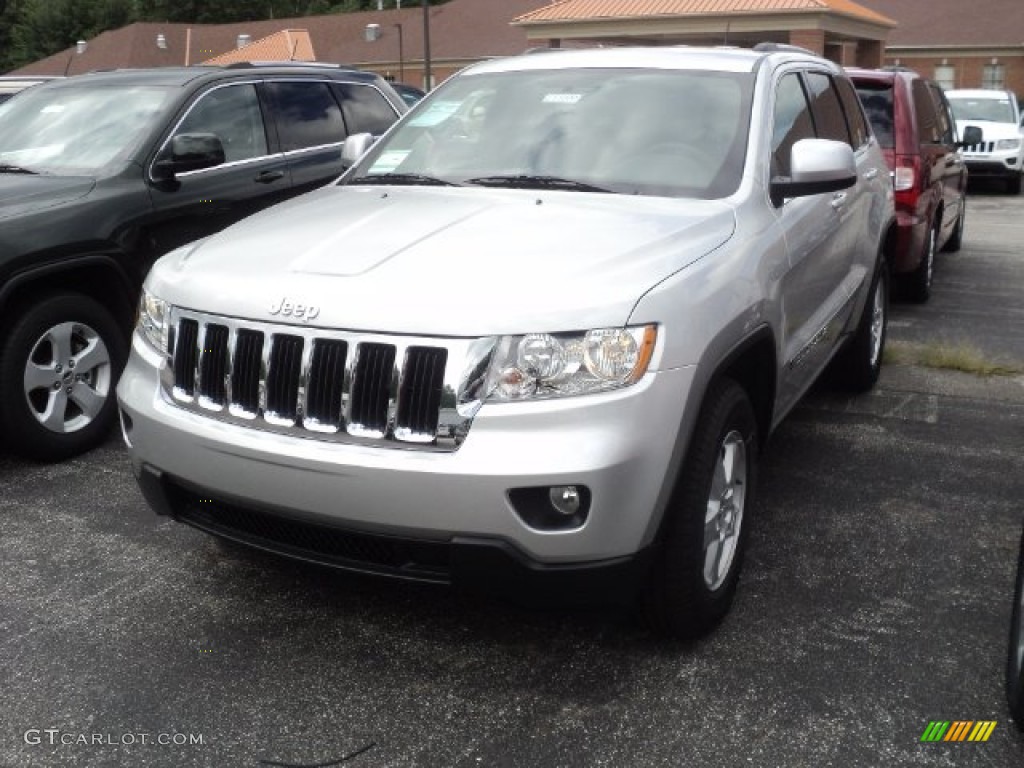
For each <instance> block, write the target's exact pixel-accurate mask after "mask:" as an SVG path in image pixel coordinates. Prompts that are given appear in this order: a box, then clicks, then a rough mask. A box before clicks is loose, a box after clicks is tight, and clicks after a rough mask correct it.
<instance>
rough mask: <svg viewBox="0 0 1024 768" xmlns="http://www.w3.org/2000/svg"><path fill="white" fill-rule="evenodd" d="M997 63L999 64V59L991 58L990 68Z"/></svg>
mask: <svg viewBox="0 0 1024 768" xmlns="http://www.w3.org/2000/svg"><path fill="white" fill-rule="evenodd" d="M998 63H999V59H997V58H996V57H995V56H993V57H992V66H993V67H994V66H995V65H996V64H998Z"/></svg>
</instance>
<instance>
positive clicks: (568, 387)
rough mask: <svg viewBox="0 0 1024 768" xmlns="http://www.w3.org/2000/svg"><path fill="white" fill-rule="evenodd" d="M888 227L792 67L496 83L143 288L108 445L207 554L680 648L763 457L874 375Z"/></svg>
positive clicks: (653, 55) (550, 76)
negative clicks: (509, 609) (519, 600)
mask: <svg viewBox="0 0 1024 768" xmlns="http://www.w3.org/2000/svg"><path fill="white" fill-rule="evenodd" d="M366 138H367V137H362V139H363V140H362V141H361V139H360V137H351V138H350V140H349V142H350V143H349V146H348V147H346V150H347V151H348V153H349V154H350V156H354V155H356V154H357V151H358V146H359V145H360V144H366V143H368V141H367V140H366ZM892 219H893V203H892V193H891V191H890V187H889V176H888V171H887V170H886V166H885V162H884V160H883V158H882V156H881V154H880V152H879V149H878V147H877V144H876V142H875V140H874V139H873V137H872V135H871V133H870V129H869V128H868V126H867V123H866V121H865V118H864V115H863V113H862V111H861V108H860V106H859V103H858V101H857V97H856V94H855V92H854V90H853V88H852V87H851V85H850V83H849V82H848V81H847V79H846V78H845V77H844V75H843V74H842V72H841V70H840V69H839V68H838V67H836V66H834V65H833V64H831V63H829V62H828V61H825V60H823V59H820V58H817V57H814V56H812V55H809V54H807V53H806V52H801V51H800V50H798V49H792V48H782V47H780V46H762V47H759V48H756V49H754V50H737V49H721V50H719V49H699V48H650V49H606V50H585V51H559V52H551V53H539V54H531V55H525V56H521V57H517V58H512V59H506V60H501V61H491V62H487V63H484V64H480V65H477V66H474V67H471V68H469V69H467V70H465V71H463V72H462V73H461V74H459V75H457V76H456V77H454V78H452V79H451V80H449V81H448V82H447V83H445V84H444V85H443V86H442V87H441V88H439V89H437V90H436V91H435V92H434V93H433V94H431V95H430V96H429V97H428V98H427V99H426V100H424V101H423V102H421V104H420V105H419V106H418V107H417V108H416V109H414V110H413V111H412V112H410V113H409V115H408V117H407V118H406V119H404V120H403V121H402V122H401V123H399V124H398V125H397V126H396V127H395V129H393V130H392V131H390V132H389V133H388V134H387V135H385V137H384V138H383V139H381V140H380V141H379V142H377V143H376V144H375V145H374V146H373V147H372V148H371V149H370V150H369V151H368V152H367V153H366V154H365V155H363V156H362V158H361V159H360V160H359V161H358V162H357V163H356V164H355V165H354V166H353V167H352V168H351V169H350V170H349V171H348V172H347V173H346V174H345V176H343V177H342V178H341V179H340V180H339V181H338V182H337V183H335V184H332V185H330V186H327V187H325V188H323V189H320V190H318V191H315V192H312V193H310V194H307V195H305V196H303V197H300V198H297V199H295V200H293V201H290V202H288V203H285V204H282V205H280V206H277V207H275V208H273V209H270V210H268V211H266V212H263V213H261V214H257V215H255V216H253V217H251V218H249V219H247V220H246V221H243V222H242V223H240V224H238V225H236V226H234V227H231V228H230V229H228V230H226V231H224V232H223V233H221V234H219V235H215V236H213V237H211V238H209V239H207V240H204V241H202V242H200V243H196V244H193V245H191V246H188V247H186V248H183V249H181V250H179V251H177V252H174V253H172V254H170V255H168V256H166V257H165V258H163V259H161V260H160V261H159V262H158V263H157V264H156V266H155V267H154V268H153V270H152V271H151V273H150V274H149V277H148V279H147V281H146V285H145V290H144V295H143V297H142V301H141V308H140V317H139V323H138V328H137V330H136V333H135V335H134V338H133V343H132V354H131V359H130V361H129V363H128V367H127V370H126V371H125V373H124V376H123V377H122V379H121V382H120V385H119V387H118V397H119V400H120V405H121V413H122V424H123V430H124V437H125V440H126V442H127V444H128V447H129V450H130V453H131V457H132V462H133V465H134V469H135V472H136V474H137V476H138V479H139V483H140V485H141V487H142V490H143V492H144V494H145V496H146V498H147V500H148V501H149V503H150V504H151V505H152V506H153V507H154V509H155V510H156V511H157V512H159V513H161V514H166V515H170V516H172V517H174V518H176V519H178V520H180V521H182V522H185V523H188V524H190V525H193V526H195V527H197V528H200V529H202V530H205V531H208V532H209V533H212V534H215V535H216V536H218V537H220V538H221V539H226V540H234V541H235V542H242V543H244V544H248V545H251V546H254V547H258V548H261V549H264V550H269V551H273V552H277V553H281V554H284V555H288V556H291V557H295V558H299V559H302V560H307V561H312V562H316V563H322V564H327V565H331V566H336V567H340V568H344V569H353V570H357V571H363V572H372V573H377V574H382V575H388V576H396V577H401V578H407V579H419V580H425V581H433V582H441V583H453V584H465V585H468V586H470V587H474V588H483V589H485V590H488V591H489V592H492V593H502V594H518V595H530V594H533V595H539V594H543V595H549V594H552V593H554V594H568V595H571V596H575V597H583V596H594V595H596V596H598V598H599V599H602V600H621V599H628V600H638V601H639V603H640V604H641V605H642V606H643V608H644V609H645V613H646V615H647V616H648V617H649V619H650V620H651V622H652V623H653V625H654V626H655V627H657V628H658V629H660V630H663V631H666V632H669V633H671V634H673V635H676V636H680V637H686V636H693V635H696V634H699V633H702V632H705V631H707V630H708V629H710V628H711V627H712V626H714V624H715V623H716V622H717V621H718V620H719V619H720V618H721V617H722V616H723V615H724V613H725V612H726V610H727V609H728V606H729V603H730V601H731V599H732V596H733V593H734V592H735V588H736V582H737V578H738V575H739V571H740V565H741V560H742V555H743V548H744V541H745V538H746V532H747V528H748V526H747V522H748V517H749V515H750V513H751V509H752V507H753V505H754V488H755V479H756V474H757V466H758V455H759V452H760V450H761V448H762V445H763V443H764V441H765V438H766V437H767V435H768V434H769V433H770V432H771V430H772V429H773V428H774V427H775V426H776V425H777V424H778V423H779V421H780V420H781V419H782V418H783V416H784V415H785V414H786V413H787V412H788V411H789V410H790V409H791V408H792V407H793V406H794V405H795V404H796V402H797V400H798V399H799V397H800V396H801V395H802V394H803V393H804V392H805V391H806V390H807V389H808V388H809V387H810V386H811V384H812V383H813V382H814V380H815V379H816V378H817V377H818V375H819V374H820V373H822V371H823V370H824V369H825V367H826V365H828V364H830V363H831V364H832V365H833V367H834V369H835V370H836V373H837V379H838V380H839V381H841V382H843V383H845V384H846V385H848V386H849V387H851V388H853V389H866V388H868V387H870V386H872V385H873V384H874V382H875V380H876V379H877V377H878V373H879V366H880V361H881V356H882V348H883V344H884V340H885V330H886V315H887V306H888V305H887V287H888V274H887V267H886V259H885V242H886V238H887V234H888V232H889V229H890V227H891V225H892Z"/></svg>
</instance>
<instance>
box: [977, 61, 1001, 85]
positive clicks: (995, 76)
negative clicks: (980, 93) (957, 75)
mask: <svg viewBox="0 0 1024 768" xmlns="http://www.w3.org/2000/svg"><path fill="white" fill-rule="evenodd" d="M1005 83H1006V66H1005V65H1003V64H986V65H985V69H984V70H983V71H982V73H981V87H982V88H994V89H996V90H1002V89H1003V88H1005V87H1006V85H1005Z"/></svg>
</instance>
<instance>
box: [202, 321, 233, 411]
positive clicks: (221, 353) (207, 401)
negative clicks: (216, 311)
mask: <svg viewBox="0 0 1024 768" xmlns="http://www.w3.org/2000/svg"><path fill="white" fill-rule="evenodd" d="M227 370H228V328H227V326H226V325H208V326H206V334H205V336H204V339H203V352H202V355H201V356H200V358H199V402H200V405H202V406H204V407H207V408H223V407H224V403H225V402H226V401H227Z"/></svg>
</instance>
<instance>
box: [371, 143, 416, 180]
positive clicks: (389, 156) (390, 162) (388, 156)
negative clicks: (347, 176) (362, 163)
mask: <svg viewBox="0 0 1024 768" xmlns="http://www.w3.org/2000/svg"><path fill="white" fill-rule="evenodd" d="M409 151H410V150H408V149H391V150H388V151H387V152H382V153H381V156H380V157H378V158H377V160H376V162H375V163H374V164H373V166H372V167H371V168H370V170H369V171H368V173H369V174H370V175H371V176H373V175H374V174H381V173H391V172H392V171H393V170H395V168H397V167H398V166H400V165H401V164H402V161H403V160H405V158H406V157H408V156H409Z"/></svg>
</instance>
